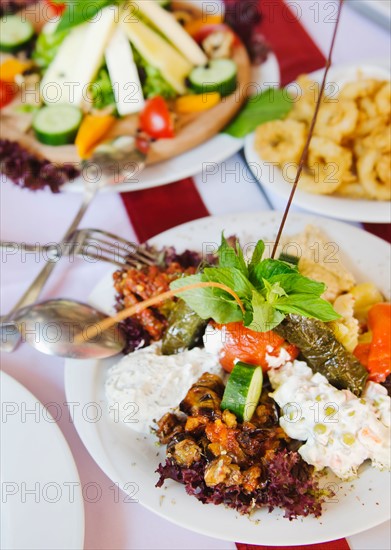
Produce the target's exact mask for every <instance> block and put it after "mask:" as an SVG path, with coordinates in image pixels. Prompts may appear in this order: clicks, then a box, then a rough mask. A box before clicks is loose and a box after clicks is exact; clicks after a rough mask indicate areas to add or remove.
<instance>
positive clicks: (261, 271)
mask: <svg viewBox="0 0 391 550" xmlns="http://www.w3.org/2000/svg"><path fill="white" fill-rule="evenodd" d="M283 273H289V274H293V273H297V271H296V270H295V269H294V268H293V267H290V266H289V265H288V264H286V263H285V262H280V261H279V260H272V259H267V260H262V262H259V263H258V264H257V265H256V266H254V268H253V269H252V270H251V273H250V281H251V282H252V284H253V285H254V286H255V287H256V288H257V289H262V288H264V286H265V285H264V279H267V280H270V279H271V278H272V277H274V276H277V275H282V274H283Z"/></svg>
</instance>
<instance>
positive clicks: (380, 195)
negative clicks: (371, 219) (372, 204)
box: [357, 149, 391, 201]
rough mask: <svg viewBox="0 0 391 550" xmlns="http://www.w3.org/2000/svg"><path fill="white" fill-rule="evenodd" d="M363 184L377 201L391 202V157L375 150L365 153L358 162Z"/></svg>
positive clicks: (359, 174) (360, 178)
mask: <svg viewBox="0 0 391 550" xmlns="http://www.w3.org/2000/svg"><path fill="white" fill-rule="evenodd" d="M357 171H358V176H359V180H360V182H361V184H362V185H363V187H364V189H365V190H366V191H367V193H368V194H369V196H370V197H371V198H373V199H376V200H383V201H389V200H391V156H390V154H389V153H388V154H384V153H381V152H380V151H376V150H375V149H371V150H369V151H367V152H366V153H364V154H363V155H362V156H361V157H360V158H359V159H358V161H357Z"/></svg>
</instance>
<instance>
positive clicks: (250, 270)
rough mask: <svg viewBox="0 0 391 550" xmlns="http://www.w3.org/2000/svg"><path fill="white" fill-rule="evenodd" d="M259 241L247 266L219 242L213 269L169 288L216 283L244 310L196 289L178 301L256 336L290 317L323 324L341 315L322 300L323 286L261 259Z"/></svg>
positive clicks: (218, 293) (216, 292) (236, 249)
mask: <svg viewBox="0 0 391 550" xmlns="http://www.w3.org/2000/svg"><path fill="white" fill-rule="evenodd" d="M264 251H265V245H264V243H263V241H258V243H257V244H256V247H255V249H254V252H253V255H252V257H251V259H250V261H249V262H248V263H247V262H246V261H245V259H244V256H243V252H242V250H241V248H240V246H239V244H238V243H236V245H235V246H230V244H229V243H228V242H227V240H226V239H225V237H224V235H223V236H222V239H221V245H220V247H219V249H218V252H217V254H218V260H219V261H218V265H217V267H206V268H204V270H203V271H202V273H198V274H197V275H191V276H189V277H183V278H180V279H177V280H175V281H173V282H172V283H171V285H170V286H171V289H173V290H175V289H178V288H182V287H184V286H186V285H189V284H192V283H195V282H215V283H222V284H224V285H227V286H228V287H229V288H231V289H232V290H234V291H235V292H236V294H237V295H238V296H239V298H240V300H241V301H242V303H243V305H244V309H245V313H244V314H243V313H242V311H241V310H240V308H239V305H238V304H237V302H236V301H235V300H234V299H233V298H232V296H230V295H229V294H228V293H227V292H225V291H224V290H221V289H218V288H212V287H210V288H197V289H193V290H188V291H185V292H183V293H181V295H180V297H181V298H182V299H183V300H185V302H186V303H187V304H188V305H189V306H190V307H191V308H192V309H193V310H194V311H195V312H196V313H198V315H199V316H200V317H202V318H203V319H209V318H211V319H213V320H214V321H216V322H217V323H231V322H235V321H243V323H244V325H245V326H246V327H249V328H251V329H252V330H255V331H258V332H266V331H269V330H272V329H273V328H274V327H276V326H277V325H279V324H280V323H281V321H282V320H283V319H284V317H285V315H286V314H288V313H296V314H299V315H303V316H304V317H313V318H315V319H319V320H321V321H324V322H328V321H334V320H335V319H338V318H339V317H340V316H339V315H338V314H337V313H336V311H335V310H334V308H333V307H332V305H331V304H330V303H329V302H327V301H326V300H323V298H321V295H322V294H323V292H324V291H325V289H326V286H325V285H324V284H323V283H319V282H317V281H313V280H312V279H309V278H308V277H304V276H303V275H301V274H300V273H299V272H298V271H297V269H296V267H295V266H292V265H290V264H288V263H286V262H283V261H279V260H273V259H270V258H267V259H264V260H263V259H262V257H263V254H264Z"/></svg>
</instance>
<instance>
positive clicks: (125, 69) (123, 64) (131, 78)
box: [105, 27, 144, 116]
mask: <svg viewBox="0 0 391 550" xmlns="http://www.w3.org/2000/svg"><path fill="white" fill-rule="evenodd" d="M105 58H106V64H107V68H108V71H109V76H110V80H111V83H112V86H113V91H114V97H115V103H116V106H117V111H118V114H119V115H121V116H125V115H130V114H132V113H138V112H139V111H141V110H142V108H143V107H144V96H143V91H142V88H141V82H140V78H139V75H138V72H137V67H136V64H135V62H134V59H133V52H132V48H131V46H130V44H129V40H128V38H127V36H126V34H125V32H124V31H123V29H122V28H120V27H118V28H117V29H116V31H115V32H114V34H113V36H112V37H111V39H110V41H109V43H108V45H107V48H106V52H105Z"/></svg>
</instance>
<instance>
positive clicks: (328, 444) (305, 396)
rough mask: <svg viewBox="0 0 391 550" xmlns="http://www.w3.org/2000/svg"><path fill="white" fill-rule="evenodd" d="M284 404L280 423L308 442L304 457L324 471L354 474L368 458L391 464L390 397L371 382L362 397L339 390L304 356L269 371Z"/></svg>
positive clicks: (381, 464)
mask: <svg viewBox="0 0 391 550" xmlns="http://www.w3.org/2000/svg"><path fill="white" fill-rule="evenodd" d="M268 374H269V379H270V382H271V384H272V387H273V389H274V390H275V391H274V392H273V393H272V394H271V397H273V399H274V400H275V401H276V402H277V403H278V405H279V406H280V407H281V409H282V410H281V414H282V416H281V417H280V425H281V427H282V428H283V430H284V431H285V432H286V433H287V434H288V435H289V436H290V437H292V438H293V439H298V440H300V441H305V442H306V443H305V444H304V445H302V446H301V447H300V449H299V451H298V452H299V453H300V454H301V456H302V457H303V459H304V460H305V461H306V462H307V463H308V464H312V465H313V466H315V468H316V469H318V470H321V469H323V468H325V467H327V466H328V467H329V468H330V469H331V470H332V471H333V472H334V473H335V474H336V475H337V476H338V477H340V478H341V479H349V478H353V477H355V476H356V475H357V470H358V467H359V466H360V465H361V464H362V463H363V462H364V461H365V460H367V459H370V460H371V461H372V465H373V466H375V467H377V468H380V469H390V456H391V455H390V402H391V400H390V397H389V396H388V395H387V390H386V389H385V388H384V387H383V386H381V385H380V384H376V383H374V382H369V383H368V384H367V386H366V388H365V391H364V393H363V395H362V396H361V398H358V397H356V396H355V395H354V394H353V393H351V392H350V391H349V390H338V389H337V388H335V387H334V386H332V385H331V384H330V383H329V382H328V381H327V379H326V378H325V377H324V376H323V375H321V374H320V373H316V374H314V373H313V372H312V370H311V369H310V368H309V367H308V365H307V364H306V363H305V362H303V361H293V362H288V363H286V364H285V365H284V366H282V367H281V368H278V369H273V368H272V369H270V370H269V371H268Z"/></svg>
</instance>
